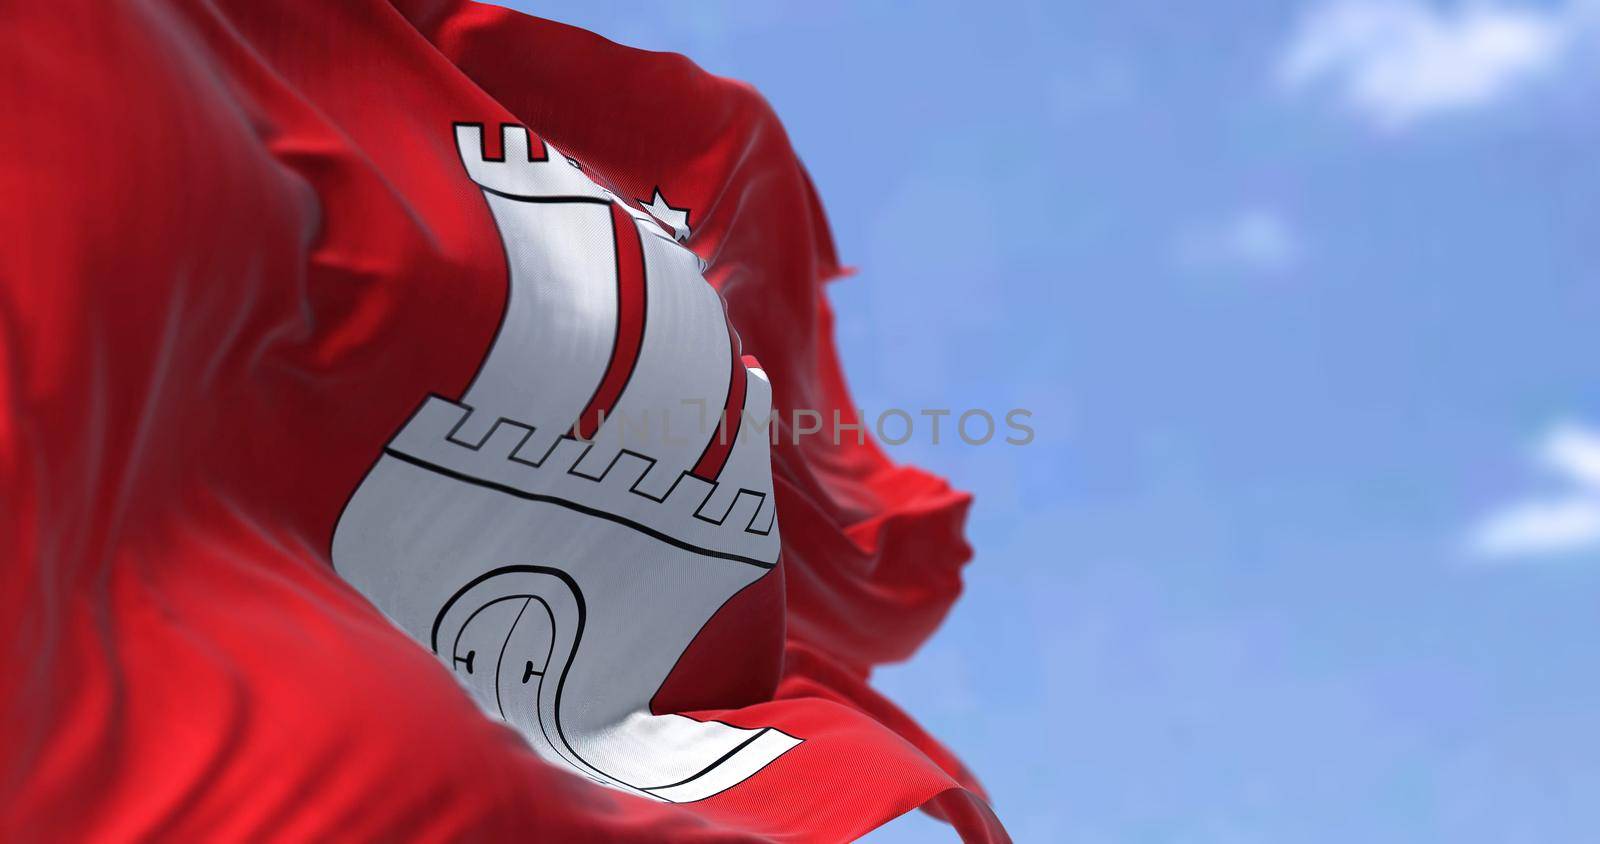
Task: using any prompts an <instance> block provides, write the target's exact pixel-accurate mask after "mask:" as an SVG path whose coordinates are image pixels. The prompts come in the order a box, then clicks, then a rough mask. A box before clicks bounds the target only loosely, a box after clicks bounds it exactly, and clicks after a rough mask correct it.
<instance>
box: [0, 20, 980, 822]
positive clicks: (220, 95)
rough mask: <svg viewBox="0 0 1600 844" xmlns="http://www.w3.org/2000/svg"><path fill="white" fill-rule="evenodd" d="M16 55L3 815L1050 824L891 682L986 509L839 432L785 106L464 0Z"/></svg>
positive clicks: (3, 288) (12, 74) (828, 274)
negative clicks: (974, 517) (953, 746)
mask: <svg viewBox="0 0 1600 844" xmlns="http://www.w3.org/2000/svg"><path fill="white" fill-rule="evenodd" d="M0 45H3V49H0V80H3V83H4V84H3V85H0V105H3V108H4V113H5V115H6V119H5V125H4V131H3V133H0V232H4V234H5V240H4V245H0V548H4V549H5V552H6V554H7V559H6V564H5V566H4V568H3V572H4V573H3V575H0V577H3V581H0V586H3V588H0V618H3V619H4V620H5V621H4V623H5V625H6V635H5V636H4V637H3V639H0V642H3V644H0V647H3V648H4V652H3V656H4V668H3V669H0V840H6V841H65V840H84V841H128V840H154V841H245V840H248V841H501V840H506V841H510V840H551V841H603V840H617V841H635V840H637V841H660V840H675V841H676V840H682V841H745V840H763V839H771V840H783V841H842V840H849V839H852V838H854V837H856V836H859V835H861V834H863V833H865V832H866V831H868V830H870V829H871V828H873V827H875V826H877V825H879V824H881V823H883V822H885V821H887V820H889V819H891V818H893V817H895V816H896V815H899V814H901V813H903V812H906V811H910V810H912V809H915V808H918V807H921V808H924V809H926V810H928V811H930V812H932V813H934V814H936V815H939V816H941V817H944V818H946V819H948V820H950V821H951V822H952V824H953V825H954V826H955V827H956V828H957V829H958V830H959V831H960V833H961V835H962V836H963V838H964V839H966V840H969V841H1003V840H1006V835H1005V832H1004V830H1003V829H1002V827H1001V826H1000V824H999V822H998V821H997V820H996V818H995V816H994V815H993V813H992V812H991V811H990V810H989V808H988V806H987V804H986V802H985V801H984V798H983V797H982V796H981V795H982V792H981V790H980V789H979V786H978V784H977V783H976V781H975V780H974V778H973V777H972V775H971V774H970V773H968V772H967V771H966V770H965V769H964V768H963V767H962V766H961V764H960V763H959V762H958V761H957V760H956V759H955V758H954V757H953V756H951V754H949V753H948V752H947V751H946V750H945V749H944V748H942V747H941V746H940V745H939V744H938V743H937V742H936V741H935V740H934V739H932V738H930V737H929V736H928V735H927V734H925V733H924V732H923V731H922V730H921V729H920V728H918V727H917V726H916V724H915V723H913V722H912V721H911V720H910V719H909V718H908V717H906V716H905V715H904V714H903V713H902V712H901V711H900V710H899V709H897V708H896V707H895V706H894V705H893V704H891V703H890V702H889V701H887V700H885V699H884V698H883V697H881V696H879V695H878V694H877V693H875V692H874V691H873V690H872V689H871V688H870V687H869V686H868V684H867V679H868V676H869V674H870V672H871V670H872V668H873V666H875V665H878V664H881V663H884V662H887V661H893V660H898V659H903V658H905V657H907V656H909V655H910V654H911V653H912V652H913V651H914V650H915V649H916V647H917V646H918V645H919V644H920V643H921V642H922V641H923V640H924V639H925V638H926V637H927V636H928V635H929V633H930V632H931V631H932V630H933V629H934V628H935V627H936V626H937V625H938V623H939V622H940V620H941V619H942V617H943V616H944V614H945V612H946V611H947V610H948V608H949V606H950V604H951V602H952V601H954V599H955V598H956V596H957V594H958V593H959V590H960V579H959V569H960V567H961V565H962V564H963V563H964V562H965V561H966V559H967V557H968V556H969V551H968V548H967V546H966V544H965V542H964V541H963V539H962V536H961V527H962V522H963V518H964V514H965V510H966V507H967V504H968V498H967V497H966V496H965V495H964V494H962V493H958V492H955V491H952V490H951V489H950V488H949V486H948V485H947V484H946V483H945V482H943V481H942V480H940V479H938V478H936V477H933V476H931V475H929V474H927V473H925V472H922V471H919V470H916V469H914V468H909V467H904V466H897V465H894V464H892V463H891V462H890V461H888V460H887V459H886V458H885V456H884V455H883V453H882V452H881V451H880V450H879V448H878V447H877V446H876V445H875V444H873V443H872V442H871V440H870V438H869V439H867V440H866V441H864V442H858V441H857V439H856V437H855V434H854V432H847V433H846V434H845V435H844V436H842V437H835V436H830V435H827V434H821V435H809V436H799V435H797V431H796V426H795V424H794V420H795V419H796V417H795V416H794V415H793V412H794V411H795V410H800V409H804V410H809V411H814V412H816V414H817V415H818V417H820V418H822V419H825V420H826V419H830V418H831V417H832V416H833V414H834V413H835V411H837V412H839V413H840V414H841V418H842V419H844V420H846V421H849V420H852V419H853V417H854V411H853V410H852V409H851V408H852V404H851V401H850V397H849V395H848V393H847V391H846V389H845V386H844V382H843V379H842V376H841V372H840V369H839V364H838V361H837V357H836V354H835V351H834V348H833V345H832V341H831V323H830V316H829V313H828V310H827V307H826V305H825V302H824V298H823V291H822V285H823V284H824V283H825V282H827V281H828V280H829V279H831V278H834V277H836V276H838V275H840V274H841V267H840V265H839V262H838V259H837V258H836V257H835V254H834V249H833V245H832V243H831V241H830V238H829V234H828V229H827V223H826V220H825V219H824V217H823V214H822V210H821V206H820V204H819V202H818V200H817V197H816V195H815V192H814V191H813V189H812V187H811V185H810V182H809V181H808V179H807V177H806V174H805V172H804V170H803V169H802V168H801V166H800V164H799V162H798V160H797V159H796V157H795V155H794V152H793V150H792V149H791V148H790V146H789V143H788V140H787V138H786V137H785V135H784V132H783V129H782V127H781V126H780V125H779V123H778V121H777V120H776V118H775V117H774V116H773V114H772V112H771V110H770V109H769V108H768V106H767V105H766V104H765V102H763V101H762V99H761V98H760V97H759V95H757V94H756V93H755V92H753V91H752V90H751V89H749V88H748V87H745V86H743V85H741V84H739V83H735V82H731V81H728V80H724V79H720V78H717V77H714V76H711V75H708V74H706V73H704V72H703V71H701V70H700V69H698V68H697V67H695V66H694V65H693V64H692V63H690V62H689V61H688V60H686V59H684V58H682V57H680V56H675V55H667V54H658V53H648V52H643V51H639V50H633V49H629V48H625V47H620V46H618V45H615V44H612V43H610V42H608V41H605V40H604V39H601V38H599V37H597V36H594V35H592V34H589V33H587V32H583V31H581V30H576V29H573V28H570V27H566V26H562V25H559V24H554V23H550V22H547V21H541V20H537V19H534V18H529V17H525V16H522V15H519V14H516V13H513V12H509V11H507V10H504V9H500V8H496V7H491V6H485V5H478V4H474V3H459V2H426V0H415V2H396V3H394V4H391V3H388V2H382V0H347V2H337V3H329V2H282V3H264V2H257V0H220V1H219V2H209V3H207V2H169V3H158V2H124V3H103V2H92V3H91V2H78V1H74V2H57V3H49V4H44V3H15V4H6V5H5V6H3V7H0ZM708 282H709V284H708ZM650 420H654V422H652V421H650ZM768 425H770V428H769V427H767V426H768Z"/></svg>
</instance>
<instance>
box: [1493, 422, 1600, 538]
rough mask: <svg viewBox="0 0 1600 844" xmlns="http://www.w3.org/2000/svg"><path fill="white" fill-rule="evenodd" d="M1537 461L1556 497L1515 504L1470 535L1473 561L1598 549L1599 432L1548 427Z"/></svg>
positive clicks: (1569, 425)
mask: <svg viewBox="0 0 1600 844" xmlns="http://www.w3.org/2000/svg"><path fill="white" fill-rule="evenodd" d="M1537 458H1538V462H1539V464H1540V466H1541V467H1542V468H1544V469H1545V470H1546V471H1548V472H1550V473H1552V474H1554V475H1556V476H1558V477H1560V478H1561V479H1562V480H1563V481H1564V483H1565V486H1566V489H1565V490H1563V491H1562V492H1560V493H1558V494H1555V495H1549V496H1543V497H1538V498H1528V499H1525V500H1522V501H1516V502H1513V503H1512V504H1510V505H1509V506H1507V507H1505V508H1504V509H1502V510H1500V511H1499V512H1497V513H1493V514H1491V515H1490V516H1489V517H1488V518H1487V519H1485V520H1484V521H1483V522H1482V523H1480V524H1479V525H1478V526H1477V528H1476V529H1474V530H1473V531H1472V534H1471V536H1470V537H1469V538H1468V545H1469V548H1470V550H1471V551H1472V552H1473V553H1475V554H1476V555H1478V556H1481V557H1487V558H1495V559H1510V558H1525V557H1533V556H1544V555H1553V554H1561V553H1569V552H1573V551H1583V550H1589V549H1600V431H1597V430H1595V429H1593V428H1588V427H1585V426H1583V425H1579V424H1577V423H1573V422H1568V423H1563V424H1560V425H1557V426H1555V427H1554V428H1552V429H1551V430H1550V431H1549V432H1548V433H1547V434H1546V435H1545V437H1544V439H1543V440H1542V441H1541V443H1540V445H1539V448H1538V452H1537Z"/></svg>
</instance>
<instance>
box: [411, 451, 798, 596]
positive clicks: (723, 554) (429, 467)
mask: <svg viewBox="0 0 1600 844" xmlns="http://www.w3.org/2000/svg"><path fill="white" fill-rule="evenodd" d="M383 453H384V454H386V455H388V456H390V457H393V458H394V459H396V460H399V461H401V462H404V463H409V464H411V465H413V466H416V467H417V468H419V469H423V470H426V471H429V472H433V473H434V474H436V475H443V476H444V477H447V478H450V479H452V480H457V481H461V482H462V483H467V484H471V485H473V486H479V487H483V488H484V489H489V490H494V491H495V492H501V493H505V494H506V495H509V496H512V497H514V498H521V499H524V500H527V501H539V502H543V503H545V504H554V505H556V506H558V507H565V508H567V509H568V510H572V511H574V512H578V513H582V514H584V515H586V516H594V517H595V518H598V519H605V520H606V521H608V522H615V523H616V524H619V525H622V526H623V527H627V528H632V529H634V530H636V531H638V532H640V533H642V534H644V535H645V536H648V537H650V538H651V539H657V540H660V541H662V542H665V543H667V544H668V545H671V546H673V547H675V548H681V549H683V550H685V551H688V552H691V553H694V554H699V555H701V556H703V557H714V558H716V559H719V560H731V561H733V562H735V563H744V564H746V565H751V566H755V567H756V568H760V569H771V568H774V567H776V566H777V565H778V564H777V563H776V562H771V563H768V562H764V561H762V560H757V559H755V558H754V557H746V556H743V555H741V554H733V553H730V552H727V551H718V550H715V549H713V548H704V547H701V546H699V545H695V544H693V543H691V542H685V541H683V540H681V539H679V538H677V537H675V536H670V535H668V534H665V533H662V532H661V531H659V530H656V529H655V528H653V527H650V526H648V525H642V524H639V523H638V522H635V521H633V520H632V519H628V518H625V517H623V516H619V515H617V514H615V513H607V512H606V511H604V510H596V509H595V508H593V507H589V506H587V505H584V504H579V503H578V502H576V501H568V500H567V499H565V498H559V497H557V496H554V495H544V494H541V493H537V492H528V491H526V490H521V489H517V488H516V487H513V486H507V485H506V484H503V483H500V482H499V481H491V480H489V479H487V478H480V477H477V476H476V475H469V474H467V473H465V472H462V471H458V470H456V469H451V468H450V467H448V466H440V465H439V464H437V463H433V462H431V461H428V460H424V459H422V458H421V457H417V456H414V455H411V454H407V453H405V452H403V451H399V450H397V449H394V448H391V447H388V446H385V447H384V449H383ZM580 477H581V476H580Z"/></svg>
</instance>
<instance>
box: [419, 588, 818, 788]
mask: <svg viewBox="0 0 1600 844" xmlns="http://www.w3.org/2000/svg"><path fill="white" fill-rule="evenodd" d="M510 574H536V575H547V576H551V577H554V578H556V579H557V580H559V581H561V583H562V584H563V585H565V586H566V587H567V589H568V591H569V592H570V593H571V595H572V599H573V603H574V605H575V606H576V607H577V610H578V624H577V629H576V630H575V631H574V632H573V635H572V647H571V648H570V649H569V650H568V653H567V654H566V659H565V661H564V662H563V663H562V665H561V674H560V676H559V677H557V679H556V691H555V699H554V700H553V701H552V702H551V711H552V717H553V718H554V719H555V722H556V723H555V727H556V737H557V738H559V739H560V740H561V744H562V745H563V746H565V747H566V749H567V752H569V753H571V754H572V756H573V758H574V759H576V760H577V761H578V763H579V765H581V766H582V767H586V768H588V769H590V770H591V771H594V772H596V773H599V774H600V775H601V776H603V777H605V778H606V780H609V783H606V784H612V785H619V786H622V787H625V788H629V789H632V790H634V791H637V792H639V793H641V794H644V795H647V796H649V797H653V798H655V799H657V800H661V801H663V802H667V803H672V804H675V805H686V804H689V803H698V802H700V800H706V799H709V798H711V797H715V796H716V795H718V794H721V793H723V792H724V791H727V790H728V789H731V788H734V787H735V786H738V785H740V784H741V783H744V782H745V781H747V780H749V779H750V778H752V777H754V776H755V775H756V774H758V773H760V772H761V771H762V770H764V769H765V768H766V767H767V766H768V765H771V764H772V763H773V762H775V761H777V760H778V758H779V757H781V756H783V755H784V754H786V753H788V752H789V751H790V750H793V749H794V748H795V747H798V746H799V744H803V743H804V742H805V740H804V739H802V738H799V737H798V736H793V735H789V734H788V733H786V732H784V731H783V730H780V729H778V728H776V727H761V728H759V729H757V728H752V727H740V726H737V725H734V724H729V723H727V722H725V721H719V720H716V719H707V720H705V721H700V720H699V719H695V718H689V716H687V715H682V714H678V713H670V714H675V715H678V717H680V718H689V720H691V721H698V722H699V723H717V724H722V725H723V726H725V727H729V728H731V729H735V730H751V729H755V731H756V732H755V735H752V736H750V737H749V738H747V739H745V740H744V741H742V742H740V743H739V744H737V745H735V746H734V747H733V749H731V750H729V751H727V752H726V753H724V754H722V756H720V757H718V758H717V760H716V761H714V762H712V763H711V764H709V765H707V766H706V767H704V768H702V769H700V770H699V771H698V772H696V773H694V774H692V775H690V776H689V777H687V778H686V779H682V780H679V781H677V782H674V783H668V784H666V785H652V786H638V785H634V784H633V783H630V782H628V781H626V780H624V779H622V778H621V777H619V776H617V775H616V774H613V773H610V772H608V771H606V770H605V769H604V768H601V767H600V766H598V765H596V764H594V763H593V762H590V761H589V760H587V759H585V758H583V754H581V753H579V752H578V749H577V748H575V747H573V746H572V742H571V741H569V740H568V739H567V735H566V731H565V729H563V728H562V726H561V696H562V694H563V693H564V692H565V691H566V685H567V674H568V673H569V672H570V671H571V670H572V665H573V663H575V662H576V661H577V659H578V648H579V647H580V646H581V645H582V644H583V633H584V629H585V628H586V627H587V625H588V616H589V609H588V602H586V601H585V600H584V598H583V590H582V589H580V588H579V587H578V583H577V581H576V580H574V579H573V577H572V576H571V575H570V574H568V573H567V572H565V571H563V570H561V569H558V568H551V567H549V566H536V565H528V564H516V565H505V566H499V567H497V568H493V569H490V570H488V571H486V572H483V573H482V574H479V575H478V576H476V577H474V578H472V579H471V580H469V581H467V583H466V585H464V586H462V587H461V588H459V589H457V590H456V591H455V593H454V594H452V595H451V596H450V597H449V599H447V600H446V601H445V602H444V603H443V604H441V605H440V607H439V610H438V612H437V613H435V614H434V617H433V626H432V628H431V630H430V631H429V635H428V647H429V649H430V650H432V651H433V653H434V655H435V656H439V657H442V656H443V654H440V653H439V628H440V627H441V626H442V625H443V624H444V619H445V617H446V616H447V615H449V614H450V610H451V608H453V607H454V606H455V605H456V602H458V601H460V600H461V599H462V598H464V597H466V595H467V594H468V593H469V592H471V591H472V590H473V589H475V588H477V587H478V586H479V585H481V584H483V583H486V582H488V581H490V580H493V579H494V578H496V577H500V576H503V575H510ZM762 577H765V575H762V576H760V577H757V578H756V579H755V580H752V581H751V582H750V583H748V584H745V586H743V587H741V588H740V589H738V590H736V591H735V592H734V593H733V595H730V596H728V598H727V599H725V600H724V601H723V602H722V604H720V605H719V606H718V607H717V609H716V610H715V611H713V612H712V613H711V615H710V616H707V617H706V620H705V621H704V622H702V623H701V625H700V630H697V631H696V632H695V634H694V635H693V636H691V637H689V642H690V643H692V642H693V641H694V640H695V639H696V638H699V636H700V633H701V632H703V631H704V630H705V625H706V624H707V623H709V622H710V620H711V618H712V617H714V616H715V615H716V614H717V613H718V612H721V611H722V607H724V606H727V603H728V601H730V600H732V599H733V597H734V595H738V594H739V593H741V592H743V591H744V590H745V589H748V588H750V587H751V586H753V585H754V584H755V583H756V582H757V581H759V580H761V579H762ZM518 598H524V599H526V600H525V601H524V603H523V605H522V609H521V610H519V611H518V612H517V617H516V619H515V620H513V621H512V622H511V625H510V626H509V627H507V628H506V637H505V640H504V641H503V642H502V643H501V645H500V655H499V657H498V658H497V659H496V660H495V707H496V708H497V709H499V711H500V717H501V718H502V719H505V706H504V704H502V703H501V701H500V665H501V663H503V662H504V661H505V651H506V648H507V647H508V646H509V645H510V642H511V635H512V632H513V631H514V630H515V629H516V626H517V624H518V622H520V621H521V620H522V615H523V613H524V612H526V611H527V608H528V605H529V604H531V603H533V602H534V601H538V602H539V604H540V605H541V606H543V607H544V609H545V612H546V614H548V616H549V618H550V624H551V627H550V630H551V635H550V648H549V653H548V655H547V656H546V658H545V671H544V672H542V673H539V688H538V689H536V690H535V691H534V695H533V700H534V720H536V721H538V722H539V731H540V732H541V733H543V734H544V738H545V742H546V743H548V744H549V745H550V747H551V748H552V749H556V750H557V751H558V752H559V748H557V747H556V744H555V742H552V741H550V733H549V730H548V729H547V728H546V726H545V724H544V714H543V711H542V709H541V700H542V698H543V694H544V677H545V674H547V673H548V672H549V670H550V662H551V661H553V660H554V659H555V640H556V633H557V628H556V619H555V611H554V610H552V609H551V608H550V604H549V603H548V602H547V601H545V600H544V598H542V597H540V596H539V595H537V594H534V593H523V592H516V593H515V594H511V595H501V596H497V597H494V598H492V599H490V600H488V601H485V602H484V603H483V604H481V605H479V606H478V607H477V608H476V609H474V610H473V611H472V612H471V613H469V614H468V615H467V617H466V618H465V619H464V620H462V622H461V624H460V626H459V627H458V628H457V629H456V636H455V638H454V639H453V640H451V653H450V656H451V657H452V658H453V657H454V656H455V651H456V650H457V649H458V648H459V646H460V644H461V636H462V635H463V634H464V633H465V632H466V629H467V627H468V625H470V624H471V623H472V620H473V619H475V618H477V617H478V614H479V613H481V612H483V611H484V610H485V609H487V608H488V607H491V606H493V605H495V604H498V603H500V602H502V601H508V600H516V599H518ZM687 651H688V645H687V644H686V645H685V646H684V650H683V651H682V652H680V653H679V654H678V657H677V659H675V660H673V663H672V668H674V669H675V668H676V667H677V664H678V660H681V659H683V653H686V652H687ZM453 670H454V669H453V668H452V671H453ZM668 674H669V675H670V674H671V669H669V670H668ZM523 682H524V683H526V679H524V681H523ZM656 691H657V692H659V691H660V689H657V690H656ZM651 697H652V698H654V693H652V695H651ZM645 712H647V713H649V714H650V715H651V716H652V717H658V718H659V717H666V716H663V715H657V714H656V713H655V712H654V711H652V710H651V708H650V704H649V700H646V701H645ZM507 720H509V719H507ZM769 732H775V733H779V734H781V735H784V736H788V737H789V738H791V739H793V740H794V741H795V742H797V744H795V745H791V746H790V747H788V748H786V749H785V750H784V751H783V753H779V754H778V755H777V756H774V757H772V758H771V759H768V760H767V761H766V763H765V764H763V765H762V766H761V767H759V768H757V769H756V770H754V771H751V772H750V773H749V774H748V775H747V776H745V777H744V778H743V779H740V780H739V781H738V782H735V783H732V784H730V785H728V786H727V787H726V788H722V789H719V790H717V791H715V792H713V793H711V794H708V795H706V796H705V797H701V798H699V799H697V800H684V801H677V800H672V799H670V798H667V797H663V796H661V795H659V794H656V793H655V792H657V791H663V790H665V789H669V788H677V787H678V786H681V785H686V784H688V783H691V782H694V781H695V780H697V779H699V778H701V777H703V776H705V775H706V774H709V773H711V772H712V771H714V770H716V769H717V768H718V767H721V765H722V764H723V763H725V762H727V761H728V760H729V759H732V758H733V757H734V756H737V755H738V754H739V752H740V751H742V750H744V749H745V748H746V747H749V746H750V745H751V744H752V743H754V742H755V740H756V739H759V738H761V737H762V736H763V735H766V734H767V733H769ZM563 755H564V754H563ZM568 761H569V762H570V761H571V760H568ZM575 767H576V766H575ZM580 773H583V774H584V775H585V776H588V777H589V779H595V777H594V776H593V775H590V774H589V773H588V771H582V770H581V769H580ZM596 782H601V781H600V780H596Z"/></svg>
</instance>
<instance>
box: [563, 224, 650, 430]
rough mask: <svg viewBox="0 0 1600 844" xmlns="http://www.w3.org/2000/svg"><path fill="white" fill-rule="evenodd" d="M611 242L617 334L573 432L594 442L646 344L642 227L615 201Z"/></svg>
mask: <svg viewBox="0 0 1600 844" xmlns="http://www.w3.org/2000/svg"><path fill="white" fill-rule="evenodd" d="M611 239H612V241H613V242H614V243H615V244H616V257H617V333H616V338H615V339H614V340H613V341H612V344H611V360H610V362H608V363H607V364H606V372H605V375H604V376H602V377H601V378H600V385H599V386H598V387H596V388H595V391H594V395H593V396H592V397H590V399H589V404H588V405H587V406H586V407H584V409H583V412H582V413H580V414H578V421H577V423H576V424H575V425H573V433H574V434H575V435H576V436H577V437H578V438H579V439H584V440H587V439H592V438H593V437H594V435H595V434H596V433H598V432H599V430H600V426H601V425H602V424H603V423H604V422H605V420H606V418H607V417H609V416H610V415H611V412H612V410H613V409H615V408H616V405H617V399H619V398H621V397H622V391H623V389H625V388H626V387H627V386H628V379H630V378H632V377H633V370H634V367H635V366H637V365H638V363H639V349H640V347H642V346H643V345H644V318H645V278H644V246H643V245H642V244H641V243H640V242H639V226H638V224H636V223H634V221H633V217H631V216H629V214H628V212H627V211H626V210H625V209H623V207H622V206H621V205H619V204H617V203H615V202H613V203H611Z"/></svg>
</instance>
